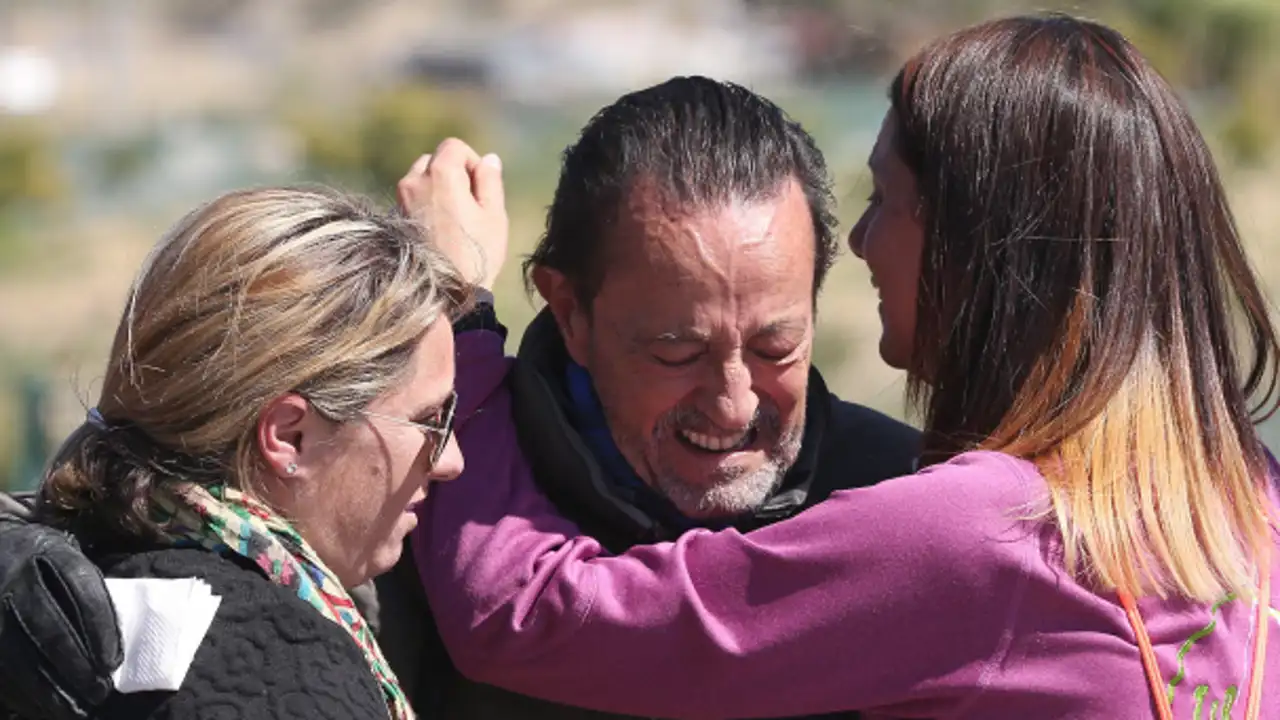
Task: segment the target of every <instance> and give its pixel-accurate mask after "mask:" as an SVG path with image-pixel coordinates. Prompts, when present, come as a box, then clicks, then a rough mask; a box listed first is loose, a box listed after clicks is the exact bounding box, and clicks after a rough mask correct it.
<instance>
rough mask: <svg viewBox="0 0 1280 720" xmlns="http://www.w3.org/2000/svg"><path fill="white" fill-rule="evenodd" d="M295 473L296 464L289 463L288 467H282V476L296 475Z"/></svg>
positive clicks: (296, 470) (296, 469)
mask: <svg viewBox="0 0 1280 720" xmlns="http://www.w3.org/2000/svg"><path fill="white" fill-rule="evenodd" d="M296 472H298V463H295V462H291V463H289V464H288V465H285V466H284V474H285V475H292V474H294V473H296Z"/></svg>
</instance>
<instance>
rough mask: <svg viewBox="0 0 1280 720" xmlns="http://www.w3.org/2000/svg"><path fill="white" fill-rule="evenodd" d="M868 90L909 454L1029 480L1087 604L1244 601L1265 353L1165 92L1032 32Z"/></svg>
mask: <svg viewBox="0 0 1280 720" xmlns="http://www.w3.org/2000/svg"><path fill="white" fill-rule="evenodd" d="M890 92H891V103H892V108H893V112H894V115H895V118H896V123H897V126H896V129H897V131H898V138H899V147H898V148H897V149H898V151H899V152H900V153H901V156H902V158H903V159H904V160H905V162H906V163H907V165H908V166H909V167H910V168H911V169H912V170H913V172H914V173H915V176H916V180H917V184H918V187H919V191H920V195H921V202H922V208H923V211H924V212H923V219H924V222H925V234H926V237H925V245H924V252H923V255H922V258H921V271H920V280H919V295H918V308H917V318H918V320H917V326H916V338H915V345H914V355H913V359H912V368H911V372H910V390H911V394H912V396H913V398H914V399H915V400H916V402H917V403H918V406H919V407H920V408H921V410H922V413H923V416H924V424H925V444H926V456H927V459H929V460H932V461H937V460H941V459H945V458H947V457H950V456H952V455H955V454H956V453H959V452H963V451H965V450H969V449H975V448H987V449H997V450H1002V451H1004V452H1007V453H1010V454H1013V455H1017V456H1020V457H1024V458H1028V459H1031V460H1033V461H1035V462H1036V463H1037V464H1038V465H1039V467H1040V468H1041V469H1042V471H1043V472H1044V474H1045V476H1046V477H1047V479H1048V481H1049V485H1050V488H1051V496H1052V510H1051V511H1050V512H1051V513H1052V514H1053V515H1054V517H1055V518H1056V521H1057V522H1058V524H1059V525H1060V527H1061V529H1062V532H1063V535H1064V538H1065V541H1066V544H1065V546H1066V555H1067V564H1068V567H1069V568H1071V569H1072V570H1073V571H1074V572H1076V573H1077V576H1083V577H1086V578H1087V579H1089V580H1091V581H1093V582H1094V583H1096V584H1097V585H1100V586H1101V587H1102V588H1103V589H1116V588H1118V589H1124V590H1128V591H1130V592H1133V593H1135V594H1138V595H1141V594H1144V593H1150V592H1156V593H1159V594H1162V595H1163V594H1166V593H1176V594H1179V595H1182V596H1186V597H1191V598H1196V599H1200V600H1211V599H1215V598H1219V597H1221V595H1222V594H1223V593H1225V592H1228V591H1236V592H1242V593H1246V594H1247V593H1249V592H1250V590H1251V588H1252V585H1253V582H1254V581H1253V579H1252V572H1253V570H1254V569H1255V566H1256V563H1255V562H1254V558H1255V557H1257V552H1258V551H1259V550H1260V549H1261V548H1262V547H1263V545H1264V543H1269V542H1270V534H1269V531H1268V528H1267V512H1268V507H1269V505H1268V500H1267V496H1266V489H1265V487H1266V486H1265V483H1264V478H1265V477H1266V475H1267V464H1266V460H1265V451H1264V449H1263V447H1262V445H1261V443H1260V441H1259V440H1258V437H1257V434H1256V432H1255V429H1254V426H1253V422H1254V418H1253V417H1251V413H1256V414H1257V415H1258V417H1262V416H1265V415H1269V414H1270V413H1271V412H1274V409H1275V403H1276V383H1277V373H1276V359H1277V355H1278V353H1277V343H1276V336H1275V332H1274V330H1273V328H1272V325H1271V321H1270V319H1269V317H1268V310H1267V304H1266V302H1265V300H1264V298H1263V295H1262V293H1261V291H1260V289H1259V286H1258V282H1257V280H1256V278H1255V277H1254V274H1253V271H1252V270H1251V268H1250V267H1249V263H1248V260H1247V258H1246V256H1245V253H1244V250H1243V248H1242V246H1241V243H1240V239H1239V235H1238V233H1237V230H1236V227H1235V224H1234V221H1233V219H1232V216H1231V213H1230V211H1229V209H1228V207H1227V202H1226V199H1225V195H1224V192H1223V189H1222V185H1221V182H1220V180H1219V177H1218V172H1217V170H1216V169H1215V167H1214V163H1213V160H1212V158H1211V156H1210V152H1209V150H1208V148H1207V146H1206V145H1205V143H1204V140H1203V138H1202V137H1201V135H1200V133H1199V131H1198V130H1197V129H1196V127H1195V124H1194V123H1193V122H1192V120H1191V118H1190V116H1189V114H1188V112H1187V111H1186V109H1185V108H1184V107H1183V105H1182V104H1181V103H1180V102H1179V100H1178V98H1177V97H1176V95H1175V94H1174V92H1173V90H1172V89H1171V88H1170V87H1169V86H1168V84H1166V82H1165V81H1164V80H1163V79H1162V78H1161V77H1160V76H1159V74H1158V73H1157V72H1156V71H1155V70H1154V69H1153V68H1152V67H1151V66H1150V65H1149V64H1148V63H1147V62H1146V60H1144V59H1143V57H1142V56H1141V55H1140V54H1139V53H1138V52H1137V50H1135V49H1134V47H1133V46H1132V45H1130V44H1129V42H1128V41H1126V40H1125V38H1124V37H1123V36H1121V35H1120V34H1119V33H1117V32H1115V31H1114V30H1111V29H1109V28H1107V27H1104V26H1102V25H1099V24H1096V23H1092V22H1088V21H1084V20H1079V19H1075V18H1071V17H1066V16H1062V15H1044V16H1034V17H1019V18H1013V19H1005V20H998V21H995V22H989V23H985V24H982V25H978V26H975V27H972V28H969V29H966V30H962V31H960V32H958V33H955V34H953V35H950V36H948V37H945V38H942V39H940V40H938V41H936V42H934V43H933V44H931V45H929V46H928V47H926V48H925V49H924V50H922V51H921V52H920V53H919V54H918V55H917V56H916V57H914V58H913V59H912V60H911V61H909V62H908V63H907V64H906V66H904V68H903V69H902V71H901V72H900V73H899V74H898V76H897V78H896V79H895V80H894V81H893V83H892V86H891V91H890ZM1251 401H1252V402H1253V403H1254V404H1253V405H1252V406H1251V405H1250V402H1251Z"/></svg>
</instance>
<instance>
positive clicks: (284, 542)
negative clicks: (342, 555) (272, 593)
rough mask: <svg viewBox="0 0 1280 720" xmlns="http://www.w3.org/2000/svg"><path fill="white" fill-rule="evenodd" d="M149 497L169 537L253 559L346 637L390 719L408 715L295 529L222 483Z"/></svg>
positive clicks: (368, 636) (408, 719)
mask: <svg viewBox="0 0 1280 720" xmlns="http://www.w3.org/2000/svg"><path fill="white" fill-rule="evenodd" d="M152 498H153V500H154V501H155V502H154V505H155V506H156V507H157V510H158V515H159V517H158V518H157V520H159V521H160V522H161V523H162V527H165V528H166V530H167V532H168V533H169V535H170V536H171V537H173V538H174V539H179V540H187V541H192V542H194V543H196V544H198V545H200V546H201V547H204V548H207V549H208V550H211V551H213V552H216V553H223V554H225V553H234V554H237V555H240V556H243V557H245V558H248V559H249V560H251V561H253V563H254V564H255V565H257V566H258V568H259V569H261V570H262V572H263V574H265V575H266V576H267V578H268V579H270V580H271V582H274V583H276V584H278V585H283V586H284V587H287V588H289V589H290V590H292V591H294V592H295V593H297V595H298V597H299V598H301V599H302V600H303V601H304V602H306V603H307V604H308V605H310V606H311V607H313V608H315V609H316V611H317V612H319V613H320V614H321V615H323V616H324V617H326V618H328V619H329V620H331V621H333V622H334V623H336V624H337V625H338V626H339V627H341V628H342V629H343V630H345V631H346V632H347V634H348V635H350V636H351V639H352V640H354V641H355V643H356V645H357V646H358V647H359V648H360V651H361V652H362V653H364V657H365V660H367V661H368V663H369V668H370V670H372V672H373V675H374V677H375V678H377V680H378V684H379V685H380V686H381V687H382V692H383V694H384V695H385V696H386V700H387V709H388V711H389V712H390V715H391V718H392V720H412V718H413V717H414V715H413V710H412V709H411V708H410V707H409V701H408V700H407V699H406V698H405V695H404V691H403V690H401V689H400V683H399V681H398V680H396V676H395V673H394V672H392V670H391V667H390V666H389V665H387V661H386V659H385V658H384V657H383V656H382V650H381V649H379V647H378V641H377V640H376V639H375V638H374V637H373V633H372V632H371V631H370V630H369V626H368V625H367V624H366V623H365V621H364V618H363V617H361V615H360V611H359V610H357V609H356V606H355V604H354V603H353V602H352V600H351V596H350V595H348V594H347V591H346V590H344V589H343V587H342V585H341V583H339V582H338V580H337V578H335V577H334V575H333V573H332V572H331V571H330V570H329V568H327V567H325V565H324V563H323V562H321V561H320V558H319V557H318V556H317V555H316V553H315V550H313V549H311V546H310V545H308V544H307V541H305V540H303V539H302V537H301V536H300V535H298V531H297V530H294V529H293V527H292V526H291V525H290V524H289V523H288V522H287V521H285V520H284V518H281V517H280V516H279V515H277V514H275V513H274V512H272V511H271V509H270V508H268V507H266V506H265V505H263V504H262V503H260V502H258V501H256V500H254V499H253V498H251V497H249V496H248V495H245V494H244V493H242V492H239V491H237V490H234V489H232V488H227V487H218V488H212V489H209V488H205V487H202V486H200V485H196V484H194V483H181V484H177V485H169V486H168V487H161V488H156V489H154V490H153V491H152Z"/></svg>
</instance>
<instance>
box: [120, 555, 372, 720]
mask: <svg viewBox="0 0 1280 720" xmlns="http://www.w3.org/2000/svg"><path fill="white" fill-rule="evenodd" d="M99 562H100V564H101V565H102V567H103V571H104V573H105V574H106V575H107V576H108V577H122V578H125V577H128V578H132V577H154V578H189V577H196V578H200V579H201V580H204V581H205V582H206V583H208V584H209V586H210V588H211V589H212V591H213V593H214V594H215V595H218V596H221V598H222V602H221V604H220V605H219V606H218V612H217V615H216V616H215V617H214V619H213V624H212V625H211V626H210V627H209V632H208V634H207V635H205V638H204V641H203V642H202V643H201V644H200V649H199V650H198V651H196V656H195V660H194V662H193V663H192V665H191V668H190V669H189V670H188V672H187V676H186V679H185V680H184V681H183V683H182V687H181V689H179V690H178V691H177V692H144V693H132V694H129V695H121V694H119V693H117V694H116V695H114V696H112V697H111V698H110V699H109V700H108V701H107V702H106V703H105V704H104V705H103V706H102V707H101V708H100V711H99V713H98V714H97V717H99V718H104V719H107V720H114V719H115V718H119V719H120V720H124V719H126V718H128V720H142V719H146V718H151V719H154V720H160V719H162V718H173V719H175V720H176V719H178V718H182V719H183V720H186V719H187V718H200V719H201V720H206V719H207V720H223V719H225V720H231V719H232V718H236V719H237V720H268V719H270V720H284V719H286V718H289V719H295V718H296V719H297V720H304V719H306V720H311V719H313V718H315V719H326V718H333V719H334V720H337V719H338V718H343V719H344V720H349V719H354V720H386V718H388V717H389V716H388V712H387V705H386V702H385V701H384V699H383V695H382V692H381V690H380V689H379V687H378V684H377V682H376V681H375V680H374V677H373V673H372V672H371V671H370V670H369V666H368V664H367V663H366V662H365V659H364V656H363V655H362V654H361V652H360V650H359V648H358V647H357V646H356V644H355V643H354V642H353V641H352V640H351V638H350V637H348V636H347V634H346V633H345V632H343V630H342V629H341V628H340V627H338V626H337V625H335V624H334V623H333V622H332V621H330V620H327V619H326V618H324V617H323V616H322V615H320V613H318V612H316V611H315V609H314V608H312V607H311V606H309V605H307V604H306V603H305V602H303V601H302V600H300V599H298V597H297V596H295V595H294V594H293V592H291V591H290V590H288V589H287V588H284V587H281V586H279V585H276V584H273V583H272V582H271V581H269V580H268V579H267V578H266V577H264V576H263V575H262V573H261V572H259V571H258V570H256V569H254V568H253V567H252V565H250V564H249V563H248V561H244V562H241V561H240V560H238V559H232V558H227V557H221V556H219V555H216V554H214V553H211V552H207V551H204V550H198V549H164V550H155V551H150V552H143V553H137V554H131V555H125V556H117V557H113V558H105V559H99Z"/></svg>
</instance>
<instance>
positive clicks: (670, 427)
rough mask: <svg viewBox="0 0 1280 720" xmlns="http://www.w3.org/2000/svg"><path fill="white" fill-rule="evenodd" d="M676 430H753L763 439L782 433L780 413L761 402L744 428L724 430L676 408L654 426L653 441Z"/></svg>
mask: <svg viewBox="0 0 1280 720" xmlns="http://www.w3.org/2000/svg"><path fill="white" fill-rule="evenodd" d="M678 430H684V431H686V432H696V433H702V434H718V433H722V432H725V431H726V430H727V431H729V432H741V431H749V430H755V431H756V432H757V433H758V434H759V435H761V436H763V437H773V436H776V435H778V434H779V433H781V431H782V412H781V411H780V410H779V409H778V406H777V405H775V404H774V403H771V402H761V403H760V404H759V405H758V406H757V407H756V411H755V413H754V414H753V415H752V416H751V420H750V421H749V422H748V423H747V425H746V426H745V427H737V428H726V427H723V426H721V425H720V424H719V423H715V422H712V420H711V419H710V418H708V417H707V416H706V414H705V413H703V412H702V411H700V410H698V409H697V408H694V407H690V406H687V405H686V406H677V407H675V408H674V409H672V410H671V411H670V412H668V413H667V414H665V415H663V416H662V417H661V418H660V419H659V420H658V422H657V424H656V425H655V426H654V437H655V439H656V438H658V437H661V436H665V435H668V434H671V433H674V432H676V431H678Z"/></svg>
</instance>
